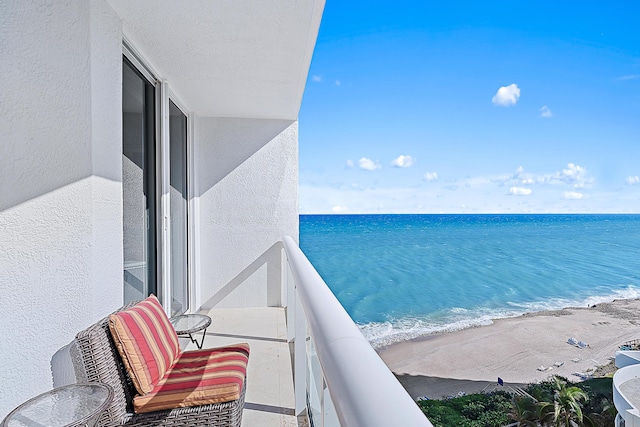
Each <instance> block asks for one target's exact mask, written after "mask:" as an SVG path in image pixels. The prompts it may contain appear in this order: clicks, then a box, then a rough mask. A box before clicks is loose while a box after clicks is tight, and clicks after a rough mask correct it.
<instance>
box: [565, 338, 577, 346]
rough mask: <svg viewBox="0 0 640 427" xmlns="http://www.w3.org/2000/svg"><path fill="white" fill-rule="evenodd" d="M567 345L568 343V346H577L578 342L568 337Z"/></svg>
mask: <svg viewBox="0 0 640 427" xmlns="http://www.w3.org/2000/svg"><path fill="white" fill-rule="evenodd" d="M567 343H568V344H571V345H578V340H577V339H575V338H573V337H570V338H569V339H568V340H567Z"/></svg>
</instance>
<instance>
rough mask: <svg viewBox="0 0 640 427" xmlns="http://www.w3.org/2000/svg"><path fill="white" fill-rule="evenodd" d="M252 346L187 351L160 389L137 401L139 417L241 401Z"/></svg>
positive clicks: (136, 399)
mask: <svg viewBox="0 0 640 427" xmlns="http://www.w3.org/2000/svg"><path fill="white" fill-rule="evenodd" d="M248 361H249V344H244V343H243V344H236V345H233V346H227V347H219V348H211V349H203V350H192V351H185V352H183V353H182V354H181V355H180V356H179V357H178V360H177V361H176V363H175V364H174V365H173V366H172V367H171V368H170V369H169V370H168V371H167V373H166V375H165V376H164V378H162V379H161V380H160V382H159V383H158V385H157V386H156V387H155V388H154V389H153V390H152V391H151V392H150V393H147V394H145V395H141V396H136V397H134V398H133V409H134V411H135V412H136V413H144V412H152V411H159V410H161V409H173V408H183V407H186V406H199V405H207V404H212V403H221V402H230V401H233V400H237V399H239V398H240V394H241V393H242V387H243V386H244V380H245V377H246V375H247V363H248Z"/></svg>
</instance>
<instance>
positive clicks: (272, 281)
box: [199, 241, 284, 313]
mask: <svg viewBox="0 0 640 427" xmlns="http://www.w3.org/2000/svg"><path fill="white" fill-rule="evenodd" d="M283 249H284V245H283V244H282V242H281V241H278V242H276V243H274V244H273V245H272V246H271V247H270V248H269V249H267V250H266V251H265V252H264V253H263V254H262V255H260V256H259V257H258V258H257V259H256V260H255V261H253V262H252V263H251V264H249V265H248V266H247V267H246V268H245V269H244V270H242V271H241V272H240V273H238V275H236V277H234V278H233V279H231V280H230V281H229V282H228V283H227V284H226V285H224V286H223V287H222V288H221V289H220V290H219V291H218V292H216V293H215V294H214V295H213V296H212V297H211V298H209V299H208V300H207V301H206V302H205V303H203V304H202V306H201V307H200V310H199V311H200V312H205V313H206V312H207V311H209V310H211V309H212V308H213V307H215V306H216V305H218V303H220V301H222V300H223V299H224V298H225V297H227V296H228V295H229V294H230V293H231V292H233V291H234V290H235V289H237V288H238V287H239V286H240V285H241V284H242V283H243V282H245V281H246V280H247V279H248V278H249V277H251V275H253V274H254V273H255V272H256V271H258V270H259V269H260V268H261V267H262V266H263V265H265V264H266V266H267V283H266V285H267V307H281V306H282V280H283V276H282V261H283V256H284V254H283Z"/></svg>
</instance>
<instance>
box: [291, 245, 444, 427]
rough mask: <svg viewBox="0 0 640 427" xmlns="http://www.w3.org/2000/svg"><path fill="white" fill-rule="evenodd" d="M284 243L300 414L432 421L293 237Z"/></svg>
mask: <svg viewBox="0 0 640 427" xmlns="http://www.w3.org/2000/svg"><path fill="white" fill-rule="evenodd" d="M283 242H284V248H285V253H286V256H287V259H288V262H289V272H290V276H289V279H290V280H288V289H287V300H288V304H287V305H288V309H287V324H288V328H290V329H289V338H290V339H291V338H294V339H295V344H294V358H295V361H294V377H295V378H294V382H295V394H296V413H297V414H300V413H301V412H302V411H303V410H304V409H305V408H306V409H307V413H308V415H309V418H310V421H311V422H312V425H313V426H314V427H325V426H341V427H353V426H366V427H383V426H384V427H388V426H432V424H431V423H430V422H429V420H428V419H427V418H426V417H425V416H424V414H423V413H422V411H420V409H419V408H418V406H417V405H416V403H415V402H414V401H413V400H412V399H411V397H410V396H409V394H408V393H407V392H406V391H405V390H404V388H403V387H402V385H400V383H399V382H398V380H397V379H396V378H395V376H394V375H393V374H392V373H391V371H390V370H389V369H388V368H387V366H386V365H385V364H384V362H383V361H382V360H381V359H380V357H379V356H378V354H377V353H376V352H375V351H374V350H373V348H372V347H371V345H370V344H369V342H368V341H367V340H366V339H365V338H364V336H363V335H362V333H361V332H360V330H359V329H358V327H357V326H356V325H355V324H354V323H353V320H351V317H349V315H348V314H347V312H346V311H345V310H344V308H343V307H342V305H341V304H340V303H339V302H338V300H337V299H336V297H335V296H334V295H333V293H332V292H331V290H329V288H328V287H327V285H326V283H325V282H324V280H322V278H321V277H320V275H319V274H318V272H317V271H316V270H315V268H314V267H313V265H312V264H311V262H309V260H308V259H307V257H306V256H305V255H304V253H303V252H302V251H301V250H300V248H299V247H298V245H297V244H296V243H295V242H294V240H293V239H292V238H291V237H289V236H286V237H285V238H284V239H283Z"/></svg>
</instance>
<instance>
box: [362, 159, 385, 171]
mask: <svg viewBox="0 0 640 427" xmlns="http://www.w3.org/2000/svg"><path fill="white" fill-rule="evenodd" d="M358 166H359V167H360V169H364V170H368V171H374V170H376V169H380V168H382V165H381V164H380V162H378V161H375V162H374V161H373V160H371V159H367V158H366V157H363V158H361V159H360V160H358Z"/></svg>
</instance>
